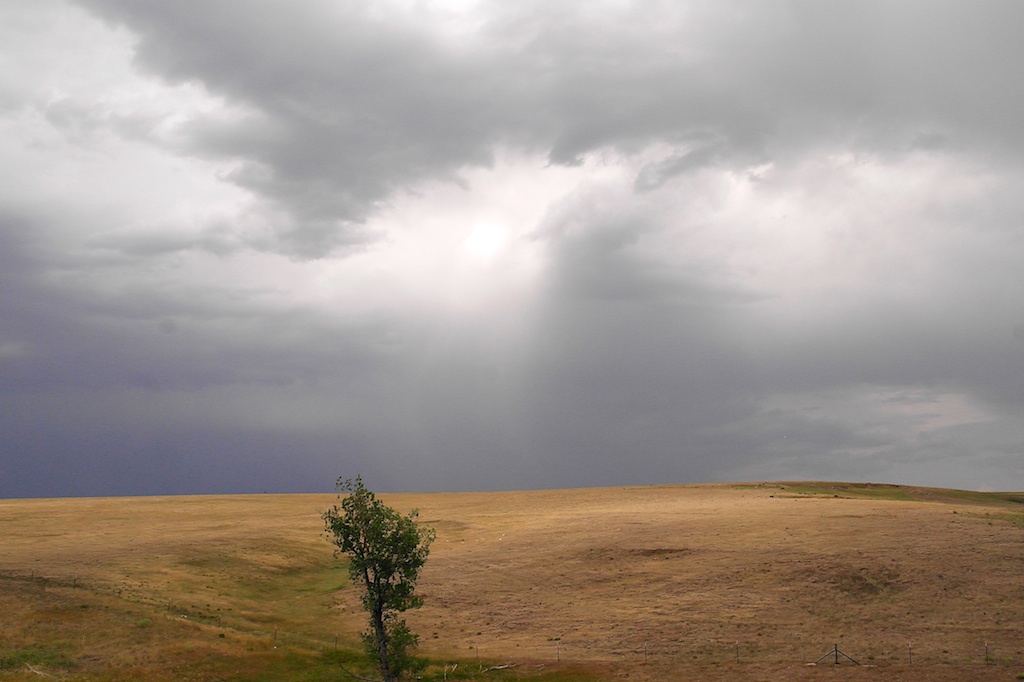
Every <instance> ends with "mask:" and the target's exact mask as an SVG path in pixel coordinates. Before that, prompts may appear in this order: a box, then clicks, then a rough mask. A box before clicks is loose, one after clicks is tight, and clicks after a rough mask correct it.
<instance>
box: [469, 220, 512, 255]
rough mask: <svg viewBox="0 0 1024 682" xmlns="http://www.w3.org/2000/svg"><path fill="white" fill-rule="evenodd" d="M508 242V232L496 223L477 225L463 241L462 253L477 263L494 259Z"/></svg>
mask: <svg viewBox="0 0 1024 682" xmlns="http://www.w3.org/2000/svg"><path fill="white" fill-rule="evenodd" d="M507 242H508V230H506V229H505V228H504V227H502V226H501V225H498V224H496V223H477V224H476V225H475V226H473V231H472V232H470V233H469V236H468V237H466V238H465V239H464V240H463V241H462V251H463V252H464V253H465V254H466V255H468V256H469V257H471V258H473V259H474V260H477V261H489V260H491V259H493V258H494V257H495V256H497V255H498V253H500V252H501V250H502V249H504V248H505V244H506V243H507Z"/></svg>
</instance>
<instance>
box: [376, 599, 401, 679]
mask: <svg viewBox="0 0 1024 682" xmlns="http://www.w3.org/2000/svg"><path fill="white" fill-rule="evenodd" d="M373 631H374V632H373V633H374V635H375V636H376V637H377V664H378V666H379V667H380V676H381V678H382V679H383V680H384V682H398V678H397V677H396V676H395V674H394V673H393V672H392V671H391V658H390V656H388V633H387V630H386V629H385V628H384V609H383V608H380V607H378V608H375V609H374V610H373Z"/></svg>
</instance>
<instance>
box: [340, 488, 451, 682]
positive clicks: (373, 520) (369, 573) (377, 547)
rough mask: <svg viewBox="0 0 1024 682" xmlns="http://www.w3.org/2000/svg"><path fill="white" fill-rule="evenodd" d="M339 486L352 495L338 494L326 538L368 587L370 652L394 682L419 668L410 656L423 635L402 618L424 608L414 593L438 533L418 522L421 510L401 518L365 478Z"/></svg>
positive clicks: (366, 636) (355, 578) (356, 579)
mask: <svg viewBox="0 0 1024 682" xmlns="http://www.w3.org/2000/svg"><path fill="white" fill-rule="evenodd" d="M337 488H338V490H339V491H341V492H344V493H347V495H345V496H344V497H340V496H339V499H340V500H341V506H340V507H339V506H338V505H334V506H333V507H331V508H330V509H328V510H327V511H326V512H324V515H323V518H324V524H325V527H326V531H327V539H328V541H329V542H330V543H331V544H333V545H335V546H336V547H337V549H336V550H335V552H334V553H335V556H341V555H347V556H348V559H349V567H348V572H349V576H351V578H352V581H353V582H356V583H361V584H362V586H363V595H362V602H363V608H364V609H366V611H367V612H368V613H369V615H370V629H369V630H367V631H366V632H364V633H363V643H364V644H365V645H366V650H367V652H368V653H369V654H370V656H372V657H373V658H376V659H377V665H378V667H379V668H380V674H381V677H382V678H383V679H384V682H395V681H396V680H398V679H399V678H400V677H401V676H402V674H403V673H405V672H412V671H415V670H416V669H417V668H418V667H419V666H418V665H417V661H416V660H415V659H414V658H413V656H412V654H411V652H410V649H412V648H414V647H415V646H416V643H417V641H418V640H419V637H418V636H417V635H414V634H413V633H412V632H410V631H409V627H408V626H407V625H406V623H405V620H404V619H402V618H399V617H398V615H399V614H400V613H402V612H403V611H406V610H408V609H415V608H419V607H420V606H422V605H423V600H422V599H421V598H420V597H417V596H416V595H415V594H414V593H413V590H414V588H415V586H416V579H417V578H418V577H419V573H420V569H421V568H423V564H425V563H426V561H427V555H428V554H429V553H430V544H431V543H432V542H433V541H434V531H433V529H431V528H427V527H423V526H418V525H417V524H416V517H417V516H418V515H419V513H418V512H417V511H416V510H413V511H412V512H410V513H409V515H408V516H402V515H401V514H399V513H398V512H397V511H396V510H394V509H392V508H391V507H389V506H387V505H386V504H384V503H383V502H381V501H380V500H378V499H377V497H376V495H374V494H373V493H372V492H371V491H369V490H367V489H366V487H365V486H364V485H363V480H362V478H359V477H356V478H353V479H341V478H339V479H338V482H337Z"/></svg>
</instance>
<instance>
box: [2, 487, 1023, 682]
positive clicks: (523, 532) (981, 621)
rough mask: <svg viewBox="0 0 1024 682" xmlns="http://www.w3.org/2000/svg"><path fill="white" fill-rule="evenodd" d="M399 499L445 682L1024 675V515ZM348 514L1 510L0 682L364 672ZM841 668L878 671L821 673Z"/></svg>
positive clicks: (737, 498) (489, 497)
mask: <svg viewBox="0 0 1024 682" xmlns="http://www.w3.org/2000/svg"><path fill="white" fill-rule="evenodd" d="M382 497H383V498H384V499H385V501H387V502H388V503H390V504H392V505H394V506H396V507H397V508H399V509H401V510H408V509H410V508H413V507H418V508H419V509H420V512H421V519H422V520H423V521H424V522H426V523H428V524H429V525H432V526H433V527H434V528H435V529H436V530H437V541H436V543H435V545H434V548H433V551H432V553H431V557H430V560H429V561H428V563H427V567H426V569H425V570H424V574H423V576H422V579H421V581H420V592H421V593H422V594H423V596H424V597H425V599H426V606H425V607H424V608H423V609H421V610H419V611H417V612H411V613H410V614H409V621H410V624H411V626H412V627H413V630H414V631H416V632H418V633H420V635H421V637H422V641H421V651H422V653H424V654H426V655H429V656H430V657H431V658H432V659H433V660H434V661H436V662H437V663H438V665H437V666H435V667H434V668H432V669H431V672H430V675H429V677H430V678H432V679H443V674H444V672H443V670H444V669H443V668H441V667H440V665H441V664H443V663H444V662H448V663H455V662H457V661H458V662H460V667H459V669H458V673H457V674H451V673H449V674H448V679H453V678H455V677H456V676H461V675H467V676H469V677H472V676H470V675H469V674H470V673H476V672H477V671H478V670H479V667H480V666H479V665H478V664H477V656H479V657H480V659H481V661H482V662H484V664H485V665H494V664H498V663H506V662H509V663H513V664H515V665H516V667H515V668H509V669H506V670H505V671H492V672H488V673H483V674H476V675H475V678H477V679H506V680H507V679H538V680H541V679H548V680H552V681H554V680H589V679H593V680H599V679H609V680H610V679H623V678H628V679H631V680H677V679H708V680H716V679H718V680H734V679H735V680H740V679H742V680H819V679H829V680H845V679H850V680H861V679H864V680H867V679H871V680H1011V679H1015V677H1016V676H1017V675H1018V674H1019V673H1024V506H1022V505H1021V503H1020V500H1021V499H1022V498H1021V497H1020V496H1016V497H1015V496H1013V495H1001V496H1000V495H981V494H968V493H958V492H955V491H934V490H926V489H912V488H903V487H894V486H849V485H842V484H762V485H701V486H652V487H643V488H619V489H592V490H561V491H535V492H515V493H476V494H430V495H413V494H409V495H384V496H382ZM333 501H334V497H333V496H331V495H258V496H257V495H254V496H216V497H177V498H172V497H168V498H122V499H67V500H0V533H2V545H0V608H2V612H3V614H4V615H3V620H2V622H0V680H7V679H10V680H14V679H34V680H38V679H40V675H55V676H58V677H64V678H68V679H96V680H100V679H103V680H106V679H154V680H164V679H166V680H172V679H173V680H179V679H196V680H227V679H236V680H258V679H265V680H292V679H294V680H300V679H302V680H307V679H308V680H314V679H345V677H344V675H342V674H340V673H338V669H337V665H336V663H337V661H336V660H335V659H338V658H341V659H345V660H346V661H348V662H347V663H346V665H348V666H349V667H351V666H355V665H357V664H356V663H355V662H354V661H352V660H350V656H349V654H348V653H347V652H348V651H349V650H350V649H351V648H354V646H355V645H354V642H355V634H356V633H357V632H358V631H359V630H360V629H361V628H362V627H363V614H362V612H361V611H360V610H359V606H358V601H357V597H356V592H355V590H354V589H352V588H345V589H339V588H341V587H342V586H343V585H344V584H345V582H346V579H345V571H344V570H343V569H342V568H340V567H339V564H338V562H336V561H335V560H333V559H332V558H331V554H330V547H329V545H328V544H327V543H326V542H325V541H324V539H323V538H322V537H320V533H321V530H322V528H321V526H322V524H321V521H320V517H319V513H320V512H321V511H322V510H323V509H325V508H326V507H327V506H329V505H330V504H332V503H333ZM275 632H276V635H275ZM336 636H338V637H339V640H338V642H339V653H334V651H335V637H336ZM836 643H838V645H839V648H840V649H841V650H842V651H844V652H846V653H847V654H849V655H850V656H852V657H853V658H855V659H857V660H858V661H859V662H860V663H861V664H862V665H861V666H859V667H858V666H854V665H853V664H852V663H849V661H845V662H844V663H843V665H841V666H839V667H836V666H835V665H834V664H833V661H832V659H829V660H828V661H825V662H822V663H821V664H820V665H818V666H808V665H807V663H809V662H812V661H815V660H816V659H818V658H819V657H821V656H822V655H824V654H825V653H826V652H828V651H829V650H831V649H832V647H833V644H836ZM986 644H987V646H988V656H989V660H988V661H986V658H985V657H986ZM908 645H910V646H912V654H913V663H912V664H911V663H910V661H909V656H910V654H911V650H910V649H909V648H908ZM321 650H323V651H325V652H326V653H325V654H321V653H320V651H321ZM559 659H560V661H559ZM737 659H738V660H737ZM450 669H451V668H450V665H449V668H448V670H449V671H450Z"/></svg>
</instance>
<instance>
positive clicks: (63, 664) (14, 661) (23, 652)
mask: <svg viewBox="0 0 1024 682" xmlns="http://www.w3.org/2000/svg"><path fill="white" fill-rule="evenodd" d="M29 666H34V667H35V666H38V667H42V668H73V667H74V666H75V661H74V660H72V659H71V658H69V657H68V656H67V654H66V653H65V652H64V651H62V650H61V649H60V648H59V647H54V646H41V647H28V648H24V649H0V670H19V669H21V668H27V667H29Z"/></svg>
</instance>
